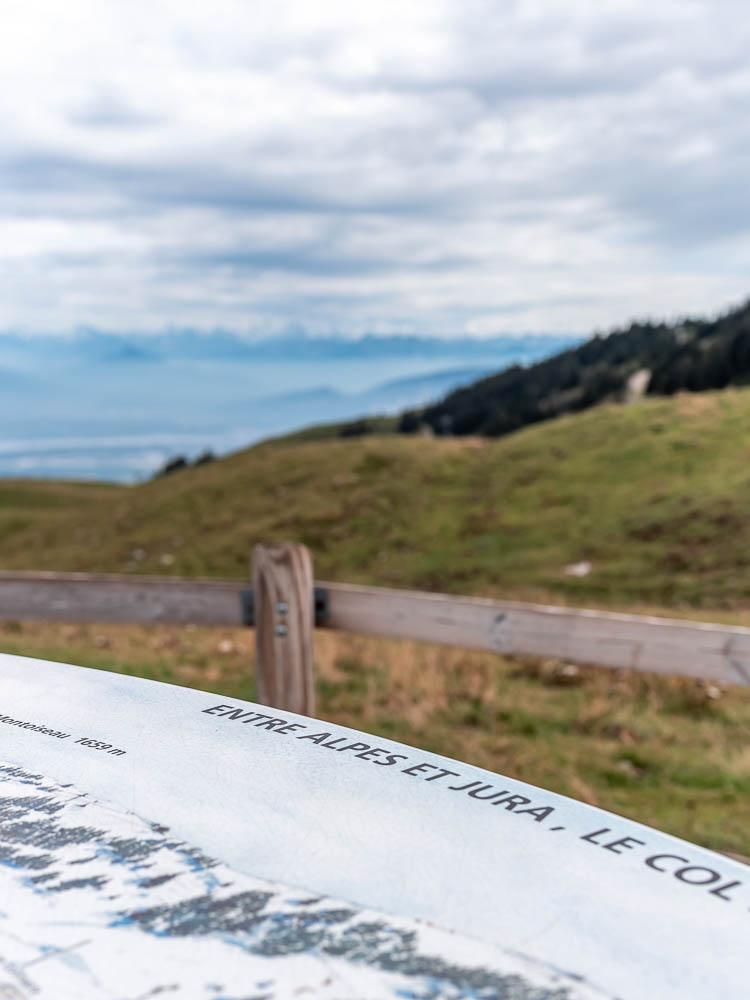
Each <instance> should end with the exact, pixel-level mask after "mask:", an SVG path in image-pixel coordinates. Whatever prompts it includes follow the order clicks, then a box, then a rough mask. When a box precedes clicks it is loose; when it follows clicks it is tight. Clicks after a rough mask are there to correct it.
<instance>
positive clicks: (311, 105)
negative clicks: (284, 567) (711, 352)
mask: <svg viewBox="0 0 750 1000" xmlns="http://www.w3.org/2000/svg"><path fill="white" fill-rule="evenodd" d="M748 52H750V16H749V15H748V11H747V5H746V0H736V2H735V0H596V2H592V0H560V2H558V0H494V2H484V0H460V2H457V0H451V2H442V0H424V2H421V0H377V2H376V0H360V2H359V3H352V2H351V0H350V2H347V3H345V2H343V0H314V2H312V0H299V2H295V0H270V2H266V0H212V2H211V3H208V2H205V3H200V2H196V3H193V4H191V3H187V2H186V0H129V2H128V3H124V2H116V0H65V2H64V3H60V2H59V0H4V3H3V16H2V31H1V33H0V80H1V82H2V86H0V170H1V171H2V183H1V184H0V227H1V229H2V239H0V329H9V328H16V329H18V328H21V329H25V330H29V331H42V330H45V331H49V330H68V329H70V328H72V327H74V326H76V325H77V324H94V325H96V326H99V327H103V328H107V329H117V330H128V329H131V330H133V329H142V330H155V329H159V328H163V327H165V326H168V325H170V324H179V325H192V326H195V327H200V328H211V327H215V326H217V325H223V326H226V327H230V328H234V329H237V330H241V331H245V330H247V331H254V332H262V333H271V332H274V331H278V330H283V329H286V328H288V327H290V326H296V325H299V326H302V327H304V328H306V329H308V330H310V331H312V332H329V331H340V332H343V333H347V334H354V333H361V332H365V331H375V332H379V331H382V332H407V331H408V332H421V333H438V334H446V335H447V334H456V333H458V334H461V333H473V334H481V335H485V334H492V333H505V332H520V331H536V332H544V331H571V332H580V333H586V332H590V331H591V330H593V329H594V328H602V329H606V328H610V327H612V326H614V325H615V324H619V323H621V322H624V321H625V320H628V319H630V318H632V317H636V316H638V317H642V316H645V315H653V316H659V317H669V318H675V317H677V316H679V315H685V314H686V313H690V312H693V313H695V312H700V313H716V312H718V311H719V310H720V309H722V308H724V307H727V306H729V305H731V304H735V303H737V302H739V301H741V300H743V299H744V298H746V297H747V295H748V294H750V197H748V187H749V186H750V185H749V184H748V178H749V177H750V57H749V56H748Z"/></svg>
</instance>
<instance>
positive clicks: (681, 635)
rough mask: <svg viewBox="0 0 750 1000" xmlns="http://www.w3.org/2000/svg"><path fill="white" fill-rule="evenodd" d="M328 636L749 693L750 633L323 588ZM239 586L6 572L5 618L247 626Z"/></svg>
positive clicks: (0, 590)
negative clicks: (499, 655)
mask: <svg viewBox="0 0 750 1000" xmlns="http://www.w3.org/2000/svg"><path fill="white" fill-rule="evenodd" d="M316 585H317V586H319V587H325V588H326V589H327V590H328V593H329V620H328V625H329V627H331V628H335V629H342V630H345V631H349V632H359V633H361V634H369V635H382V636H389V637H392V638H401V639H415V640H421V641H425V642H437V643H445V644H448V645H452V646H463V647H466V648H469V649H487V650H495V651H497V652H504V653H517V654H521V655H529V656H554V657H557V658H560V659H566V660H572V661H574V662H577V663H591V664H594V665H596V666H608V667H625V668H632V669H635V670H650V671H654V672H656V673H665V674H683V675H686V676H689V677H696V678H702V679H705V680H709V681H714V682H718V683H729V684H744V685H750V629H746V628H739V627H735V626H729V625H715V624H711V623H700V622H686V621H677V620H674V619H669V618H654V617H648V616H645V615H629V614H618V613H615V612H605V611H585V610H578V609H574V608H561V607H554V606H551V607H550V606H545V605H537V604H524V603H521V602H516V601H493V600H486V599H483V598H477V597H454V596H452V595H445V594H426V593H421V592H419V591H409V590H389V589H385V588H381V587H361V586H356V585H353V584H342V583H324V582H319V583H317V584H316ZM246 588H247V584H246V583H244V582H242V581H240V580H201V579H196V580H183V579H176V578H172V577H144V576H141V577H136V576H115V575H112V576H106V575H90V574H85V573H8V572H5V573H0V620H8V619H28V620H42V621H71V622H77V621H80V622H123V623H136V624H150V623H154V624H155V623H164V624H175V625H182V624H188V623H194V624H196V625H214V626H241V625H242V624H243V619H242V602H241V593H242V591H243V590H245V589H246Z"/></svg>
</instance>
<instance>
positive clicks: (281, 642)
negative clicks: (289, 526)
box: [252, 542, 315, 715]
mask: <svg viewBox="0 0 750 1000" xmlns="http://www.w3.org/2000/svg"><path fill="white" fill-rule="evenodd" d="M252 566H253V593H254V595H255V652H256V656H255V664H256V678H257V690H258V700H259V701H260V702H261V704H263V705H272V706H273V707H274V708H279V709H281V710H282V711H285V712H296V713H297V714H298V715H315V687H314V684H313V612H314V605H313V574H312V559H311V558H310V552H309V550H308V549H306V548H305V546H304V545H298V544H296V543H294V542H281V543H279V544H277V545H256V546H255V548H254V549H253V559H252Z"/></svg>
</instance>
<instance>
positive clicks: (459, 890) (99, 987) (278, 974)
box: [0, 654, 750, 1000]
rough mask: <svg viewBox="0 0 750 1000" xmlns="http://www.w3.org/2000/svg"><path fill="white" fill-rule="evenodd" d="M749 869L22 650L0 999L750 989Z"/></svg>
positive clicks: (348, 737)
mask: <svg viewBox="0 0 750 1000" xmlns="http://www.w3.org/2000/svg"><path fill="white" fill-rule="evenodd" d="M749 931H750V869H748V868H747V867H746V866H744V865H742V864H740V863H738V862H735V861H733V860H731V859H729V858H726V857H724V856H722V855H718V854H714V853H712V852H711V851H707V850H705V849H704V848H701V847H697V846H696V845H694V844H690V843H687V842H685V841H682V840H679V839H677V838H675V837H671V836H668V835H666V834H664V833H660V832H659V831H657V830H654V829H651V828H649V827H646V826H643V825H640V824H638V823H634V822H631V821H629V820H626V819H623V818H622V817H620V816H616V815H613V814H611V813H607V812H604V811H603V810H601V809H596V808H594V807H592V806H588V805H584V804H582V803H580V802H576V801H574V800H572V799H568V798H565V797H563V796H560V795H556V794H554V793H552V792H548V791H545V790H543V789H541V788H536V787H534V786H531V785H527V784H524V783H523V782H521V781H516V780H515V779H512V778H506V777H503V776H502V775H499V774H493V773H491V772H488V771H484V770H482V769H480V768H476V767H472V766H471V765H468V764H464V763H461V762H458V761H455V760H451V759H448V758H445V757H441V756H439V755H437V754H434V753H429V752H426V751H423V750H420V749H419V748H417V747H412V746H405V745H403V744H399V743H394V742H392V741H389V740H386V739H381V738H380V737H377V736H372V735H369V734H367V733H362V732H357V731H355V730H351V729H347V728H344V727H342V726H337V725H334V724H332V723H329V722H323V721H320V720H316V719H312V718H307V717H303V716H297V715H293V714H290V713H286V712H284V713H280V712H277V711H276V710H274V709H271V708H268V707H266V706H262V705H253V704H250V703H248V702H243V701H235V700H227V699H226V698H224V697H222V696H219V695H215V694H210V693H206V692H202V691H196V690H192V689H187V688H181V687H175V686H172V685H167V684H161V683H157V682H154V681H146V680H141V679H137V678H133V677H129V676H124V675H119V674H112V673H106V672H103V671H97V670H89V669H85V668H82V667H75V666H69V665H64V664H60V663H51V662H46V661H42V660H34V659H28V658H25V657H17V656H8V655H2V654H0V997H2V998H3V1000H27V998H29V1000H30V998H32V997H41V998H50V1000H52V998H54V1000H68V998H71V1000H73V998H75V1000H88V998H91V1000H146V998H151V997H154V998H155V997H159V998H162V997H164V1000H172V998H174V1000H188V998H190V1000H192V998H196V1000H197V998H200V1000H250V998H253V1000H261V998H263V1000H272V998H273V1000H287V998H288V1000H308V998H314V1000H317V998H321V1000H381V998H394V1000H395V998H401V1000H403V998H407V1000H443V998H445V1000H464V998H465V1000H469V998H472V1000H648V998H654V1000H718V998H721V1000H747V997H748V995H749V992H748V991H749V989H750V988H749V987H748V985H747V984H748V978H749V977H748V966H749V964H750V963H749V962H748V957H747V956H748V943H747V942H748V932H749Z"/></svg>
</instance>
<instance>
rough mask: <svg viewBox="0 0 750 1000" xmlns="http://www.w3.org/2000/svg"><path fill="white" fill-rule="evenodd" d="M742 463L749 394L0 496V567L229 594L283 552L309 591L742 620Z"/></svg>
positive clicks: (254, 453)
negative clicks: (147, 576)
mask: <svg viewBox="0 0 750 1000" xmlns="http://www.w3.org/2000/svg"><path fill="white" fill-rule="evenodd" d="M749 459H750V390H748V389H737V390H726V391H724V392H719V393H707V394H701V395H680V396H676V397H673V398H670V399H647V400H645V401H642V402H640V403H637V404H633V405H630V406H626V407H622V406H616V405H611V406H605V407H600V408H597V409H595V410H591V411H588V412H586V413H582V414H577V415H575V416H568V417H563V418H560V419H557V420H554V421H550V422H548V423H545V424H541V425H537V426H534V427H531V428H527V429H525V430H523V431H521V432H519V433H517V434H514V435H510V436H508V437H505V438H502V439H500V440H492V441H488V440H480V439H469V438H462V439H429V438H422V437H419V438H415V437H400V436H385V437H365V438H354V439H346V440H328V441H314V440H311V441H302V442H289V441H287V442H284V441H281V442H267V443H265V444H262V445H259V446H257V447H254V448H251V449H249V450H247V451H244V452H240V453H237V454H235V455H233V456H230V457H229V458H226V459H223V460H221V461H216V462H213V463H210V464H208V465H206V466H202V467H199V468H193V469H188V470H185V471H183V472H180V473H176V474H174V475H172V476H168V477H165V478H163V479H159V480H156V481H154V482H150V483H146V484H143V485H140V486H136V487H125V486H123V487H116V486H77V485H67V486H63V487H60V486H55V485H53V484H46V483H41V484H32V483H19V482H7V481H6V482H4V483H0V566H1V567H2V568H5V569H10V568H35V569H57V570H63V569H65V570H90V571H111V572H139V573H143V572H146V573H163V574H164V573H166V574H169V573H174V574H180V575H198V574H200V575H215V576H230V577H231V576H235V577H242V576H245V575H246V574H247V571H248V559H249V554H250V550H251V547H252V545H253V544H254V543H255V542H258V541H270V540H275V539H293V540H298V541H302V542H304V543H306V544H307V545H309V546H310V548H311V549H312V551H313V554H314V558H315V566H316V575H317V576H318V577H319V578H323V579H325V578H328V579H339V580H345V581H350V582H367V583H374V584H381V585H388V586H396V587H412V588H423V589H430V590H440V591H449V592H450V591H453V592H458V593H467V594H468V593H476V594H488V595H512V596H515V597H528V598H549V599H552V600H555V601H565V602H568V603H574V604H585V603H589V604H602V605H613V606H618V607H624V606H635V605H643V604H648V605H655V606H663V607H680V606H683V607H685V608H698V609H700V608H707V609H708V608H712V609H741V608H743V607H747V606H748V605H750V472H748V470H749V469H750V461H749ZM581 561H588V562H590V563H591V565H592V570H591V572H590V573H589V574H588V575H587V576H585V577H580V578H576V577H571V576H568V575H566V573H565V566H566V565H567V564H571V563H577V562H581Z"/></svg>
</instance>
